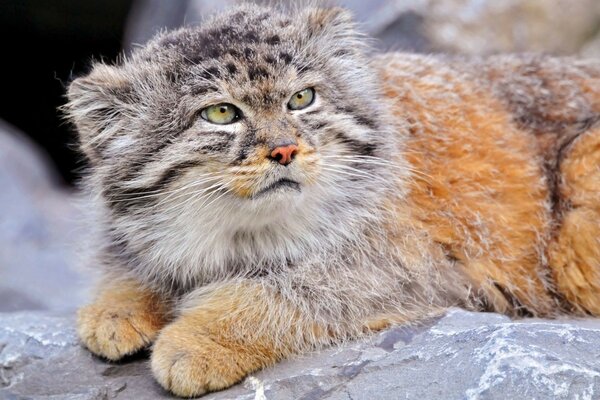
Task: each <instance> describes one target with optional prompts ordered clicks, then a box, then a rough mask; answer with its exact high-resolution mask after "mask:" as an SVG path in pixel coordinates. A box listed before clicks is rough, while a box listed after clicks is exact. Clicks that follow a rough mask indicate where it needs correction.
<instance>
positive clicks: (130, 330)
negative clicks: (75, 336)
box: [77, 303, 163, 361]
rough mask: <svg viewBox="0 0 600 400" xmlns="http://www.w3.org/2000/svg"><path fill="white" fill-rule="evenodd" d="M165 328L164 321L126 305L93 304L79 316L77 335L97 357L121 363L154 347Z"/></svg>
mask: <svg viewBox="0 0 600 400" xmlns="http://www.w3.org/2000/svg"><path fill="white" fill-rule="evenodd" d="M162 326H163V318H162V316H161V315H157V314H155V313H153V312H148V311H147V310H140V309H136V307H127V305H123V306H119V305H109V304H105V303H99V304H91V305H88V306H85V307H83V308H81V309H80V310H79V312H78V315H77V332H78V333H79V338H80V339H81V341H82V342H83V344H84V345H85V346H86V347H87V348H88V349H89V350H90V351H91V352H92V353H94V354H96V355H99V356H101V357H104V358H107V359H109V360H113V361H116V360H119V359H121V358H123V357H124V356H127V355H129V354H133V353H136V352H137V351H139V350H141V349H142V348H144V347H146V346H148V345H149V344H151V343H152V342H153V341H154V339H155V338H156V336H157V335H158V331H159V330H160V329H161V328H162Z"/></svg>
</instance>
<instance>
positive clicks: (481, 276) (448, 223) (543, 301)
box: [374, 53, 600, 314]
mask: <svg viewBox="0 0 600 400" xmlns="http://www.w3.org/2000/svg"><path fill="white" fill-rule="evenodd" d="M374 62H375V64H376V66H377V68H378V71H379V73H380V77H381V80H382V89H383V92H384V95H385V97H387V98H388V100H390V102H389V104H390V105H389V107H392V113H393V115H394V117H395V118H397V119H398V120H401V121H406V122H407V124H408V126H407V129H406V131H405V132H403V133H402V136H404V139H405V140H404V144H403V148H402V151H403V153H404V154H405V157H406V158H407V159H408V160H409V162H410V164H411V166H412V167H413V168H414V169H415V171H416V172H415V174H414V179H413V180H412V182H411V189H410V196H409V202H410V204H411V207H412V210H413V214H414V215H415V216H416V218H417V220H418V221H419V223H420V224H421V225H422V226H423V228H424V229H426V230H427V231H428V232H429V234H430V236H431V237H433V238H434V240H435V242H437V243H438V244H440V245H441V246H442V247H443V249H444V251H445V252H446V255H447V257H449V258H451V259H453V260H456V262H457V264H458V265H459V266H461V267H462V268H464V270H465V272H466V273H467V275H469V276H470V278H471V279H472V281H473V282H475V284H474V286H475V288H476V289H478V290H482V291H483V292H485V293H486V297H487V298H488V299H492V300H491V302H492V303H493V305H494V307H493V308H495V309H513V308H515V305H516V307H517V308H521V309H524V310H527V311H531V312H533V313H536V314H552V313H553V311H554V310H555V309H556V305H555V302H554V301H553V299H551V297H550V295H549V294H548V288H549V287H552V286H553V285H555V284H557V285H558V286H561V284H560V280H559V279H558V278H557V276H556V275H557V271H556V269H555V268H554V266H553V265H551V264H550V270H549V269H548V267H549V265H548V258H549V259H550V262H552V258H553V255H552V254H551V253H552V251H553V250H552V248H553V246H555V242H556V235H557V232H558V231H559V230H560V228H559V226H560V224H561V222H562V220H563V218H564V216H565V215H568V210H565V203H568V200H569V199H567V198H566V197H568V195H567V193H565V188H563V187H561V185H560V182H561V181H562V178H563V177H562V175H564V171H562V169H561V168H563V167H564V164H565V163H564V162H563V167H561V162H560V160H563V161H565V160H567V161H568V159H569V154H571V153H570V150H569V149H568V148H567V147H569V146H573V144H574V143H575V144H577V142H578V141H581V140H583V139H585V137H587V136H589V137H591V138H592V140H597V138H598V136H599V135H598V133H596V134H593V130H594V129H595V127H597V126H598V120H599V119H600V62H593V61H590V62H584V61H575V60H571V59H560V58H552V57H546V56H534V55H523V56H514V55H508V56H496V57H490V58H486V59H463V58H451V57H446V56H440V57H436V56H421V55H410V54H402V53H393V54H386V55H382V56H379V57H378V58H376V59H375V60H374ZM586 135H587V136H586ZM580 137H581V139H580ZM594 138H595V139H594ZM586 140H587V139H586ZM588 142H589V140H588ZM599 142H600V141H599ZM586 146H587V145H586ZM588 147H589V146H588ZM561 157H562V158H561ZM594 160H595V162H598V163H599V165H600V149H598V151H596V152H595V153H593V154H592V155H591V156H589V155H588V161H587V162H594ZM567 164H568V163H567ZM598 175H599V177H600V174H598ZM599 177H595V178H593V177H592V178H591V179H592V180H593V179H598V178H599ZM587 185H588V186H589V182H588V183H587ZM584 186H585V185H584ZM577 190H579V189H577ZM571 192H572V191H571ZM588 197H589V196H588ZM592 203H594V202H593V201H592ZM598 205H600V200H596V202H595V204H594V205H593V206H594V207H597V206H598ZM596 209H597V208H596ZM565 213H567V214H565ZM588 218H590V216H588ZM591 218H592V221H594V220H595V223H596V225H598V221H599V220H600V214H594V216H592V217H591ZM597 233H598V234H600V232H597ZM592 247H594V246H592ZM592 251H596V253H598V254H600V245H597V246H596V249H592ZM483 255H485V256H483ZM582 257H583V256H582ZM597 257H598V258H597V260H598V261H597V262H598V263H600V255H598V256H597ZM555 258H557V257H555ZM567 262H568V261H563V264H564V263H567ZM556 268H558V267H556ZM590 269H591V268H590ZM557 281H558V283H557ZM567 297H569V296H567ZM571 297H573V296H571ZM574 301H578V300H577V299H575V298H574Z"/></svg>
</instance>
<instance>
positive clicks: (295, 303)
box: [64, 5, 600, 396]
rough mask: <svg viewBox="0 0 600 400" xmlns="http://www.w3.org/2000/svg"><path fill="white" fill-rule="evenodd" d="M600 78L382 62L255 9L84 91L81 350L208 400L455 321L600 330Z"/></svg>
mask: <svg viewBox="0 0 600 400" xmlns="http://www.w3.org/2000/svg"><path fill="white" fill-rule="evenodd" d="M599 89H600V62H598V61H578V60H574V59H565V58H563V59H559V58H552V57H546V56H497V57H491V58H487V59H459V58H449V57H434V56H419V55H410V54H402V53H391V54H379V55H377V54H374V53H373V52H372V51H371V49H370V48H369V44H368V39H366V38H365V37H363V36H362V35H361V34H360V33H358V32H357V29H356V27H355V24H354V23H353V22H352V19H351V16H350V15H349V13H348V12H347V11H345V10H343V9H339V8H329V9H320V8H304V9H299V10H295V11H293V12H292V11H286V10H283V9H278V8H268V7H267V8H265V7H259V6H255V5H243V6H241V7H239V8H236V9H234V10H231V11H229V12H227V13H224V14H222V15H218V16H215V17H214V18H212V19H210V20H209V21H207V22H206V23H203V24H202V25H201V26H198V27H187V28H182V29H179V30H176V31H173V32H167V33H161V34H159V35H158V36H156V37H155V38H154V39H153V40H151V41H150V42H149V43H148V44H147V45H145V46H144V47H143V48H140V49H137V50H136V51H134V52H133V54H132V55H131V56H130V57H128V58H124V59H122V60H121V61H119V62H118V63H116V64H114V65H109V64H105V63H97V64H95V65H94V67H93V69H92V71H91V72H90V73H89V75H87V76H84V77H80V78H78V79H76V80H74V81H73V82H72V84H71V85H70V87H69V91H68V98H69V102H68V104H67V105H66V106H65V108H64V109H65V111H66V113H67V115H68V117H69V119H70V120H71V121H72V122H73V123H74V125H75V126H76V127H77V130H78V132H79V138H80V145H81V150H82V151H83V153H84V154H85V155H86V156H87V158H88V159H89V164H90V167H89V172H88V174H87V175H86V176H85V179H84V182H85V187H86V189H87V190H88V191H89V192H90V193H91V195H92V196H90V198H91V199H93V200H90V201H91V202H92V203H91V204H90V205H89V206H90V207H92V208H93V209H94V210H95V211H96V214H97V217H96V218H97V219H96V220H94V221H93V225H94V227H95V228H96V229H97V231H98V234H99V241H98V243H97V256H96V258H95V259H94V260H92V262H93V263H94V264H96V265H97V266H98V268H99V269H100V270H101V271H103V276H104V279H103V280H102V282H101V283H100V285H99V288H98V292H97V296H96V298H95V300H94V302H93V303H92V304H90V305H88V306H86V307H83V308H82V309H81V310H80V312H79V320H78V331H79V335H80V337H81V340H82V342H83V344H84V345H85V346H87V348H89V349H90V350H91V351H92V352H93V353H95V354H97V355H100V356H102V357H105V358H107V359H110V360H117V359H120V358H122V357H123V356H125V355H128V354H131V353H134V352H136V351H138V350H140V349H142V348H144V347H147V346H149V345H152V356H151V366H152V371H153V373H154V375H155V377H156V379H157V380H158V382H160V384H161V385H162V386H164V387H165V388H166V389H167V390H170V391H171V392H173V393H174V394H176V395H180V396H196V395H201V394H203V393H205V392H208V391H213V390H219V389H223V388H226V387H228V386H230V385H233V384H235V383H236V382H238V381H240V380H241V379H242V378H243V377H244V376H246V375H247V374H248V373H251V372H253V371H255V370H258V369H260V368H263V367H265V366H268V365H272V364H273V363H275V362H277V361H278V360H281V359H283V358H285V357H289V356H292V355H295V354H299V353H302V352H306V351H309V350H312V349H316V348H320V347H322V346H325V345H331V344H334V343H338V342H340V341H342V340H346V339H352V338H357V337H360V336H362V335H365V334H368V333H369V332H372V331H375V330H378V329H383V328H385V327H387V326H389V325H390V324H395V323H410V322H411V321H417V320H419V319H421V318H423V317H424V316H428V315H431V314H432V313H435V312H439V311H441V310H443V309H444V308H445V307H448V306H456V305H458V306H462V307H465V308H467V309H471V310H492V311H497V312H502V313H507V314H510V315H535V316H554V315H557V314H560V313H567V312H568V313H574V314H578V315H587V314H593V315H600V291H598V288H599V286H600V277H599V273H600V242H599V238H600V198H599V194H598V193H599V192H598V188H599V187H600V168H599V167H598V165H600V123H599V122H598V121H599V120H600V90H599Z"/></svg>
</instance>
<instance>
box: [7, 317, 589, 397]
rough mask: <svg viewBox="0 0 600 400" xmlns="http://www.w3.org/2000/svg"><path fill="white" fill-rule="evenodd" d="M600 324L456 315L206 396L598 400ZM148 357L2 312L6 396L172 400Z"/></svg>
mask: <svg viewBox="0 0 600 400" xmlns="http://www.w3.org/2000/svg"><path fill="white" fill-rule="evenodd" d="M599 344H600V320H553V321H551V320H538V319H526V320H521V321H511V320H510V319H508V318H506V317H504V316H501V315H497V314H486V313H469V312H465V311H462V310H458V309H452V310H450V311H448V313H447V314H446V315H445V316H443V317H441V318H439V319H437V320H435V321H430V322H429V323H427V324H425V325H422V326H419V327H412V328H406V327H404V328H403V327H395V328H392V329H390V330H387V331H385V332H382V333H380V334H378V335H375V336H374V337H372V338H370V339H368V340H363V341H358V342H351V343H347V344H345V345H343V346H340V347H337V348H333V349H329V350H326V351H321V352H318V353H315V354H310V355H306V356H303V357H300V358H297V359H294V360H289V361H285V362H283V363H280V364H278V365H277V366H276V367H274V368H269V369H266V370H263V371H260V372H258V373H256V374H253V375H252V376H250V377H248V378H247V379H246V380H244V381H243V382H242V383H240V384H239V385H237V386H234V387H233V388H231V389H229V390H226V391H223V392H219V393H214V394H211V395H208V396H205V398H206V399H256V400H264V399H306V400H308V399H340V400H341V399H372V398H377V399H399V398H405V399H419V400H425V399H441V398H443V399H510V398H541V399H550V398H552V399H594V398H599V396H600V358H599V357H598V356H599V353H600V346H599ZM147 356H148V354H142V355H139V356H136V357H134V358H131V359H129V360H126V361H123V362H119V363H107V362H104V361H102V360H100V359H97V358H96V357H93V356H92V355H90V354H89V353H88V352H87V351H86V350H84V349H82V348H81V347H80V345H79V344H78V342H77V338H76V335H75V331H74V328H73V317H72V316H67V317H65V316H56V315H49V314H48V313H47V312H39V311H37V312H35V311H30V312H15V313H0V399H73V400H75V399H77V400H84V399H85V400H87V399H90V400H91V399H113V398H116V399H165V398H170V396H169V394H168V393H166V392H164V391H163V390H162V389H161V388H160V387H159V386H158V385H157V384H156V383H155V382H154V381H153V379H152V377H151V375H150V371H149V368H148V360H147Z"/></svg>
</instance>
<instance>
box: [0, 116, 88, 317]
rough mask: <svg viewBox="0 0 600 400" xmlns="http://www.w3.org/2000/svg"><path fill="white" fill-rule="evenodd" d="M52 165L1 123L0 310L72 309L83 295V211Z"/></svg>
mask: <svg viewBox="0 0 600 400" xmlns="http://www.w3.org/2000/svg"><path fill="white" fill-rule="evenodd" d="M50 165H51V164H50V162H49V160H48V159H47V157H46V156H45V154H44V153H43V152H42V151H40V150H39V149H38V148H37V147H36V146H35V145H34V144H33V143H31V142H30V141H29V140H27V139H25V137H24V136H23V135H21V134H20V133H19V132H18V131H16V130H15V129H13V128H12V127H10V126H8V125H6V124H5V123H3V122H2V121H0V188H2V189H1V190H0V209H2V212H1V215H0V311H14V310H23V309H28V310H32V309H48V310H73V309H74V308H75V307H76V306H78V305H80V304H81V302H82V301H83V299H84V298H85V293H86V290H85V288H86V286H85V285H84V283H83V282H85V281H84V280H82V279H81V275H80V273H79V272H78V271H77V270H76V267H75V266H76V265H77V263H78V259H79V258H78V255H77V247H76V246H77V245H76V242H75V240H74V239H75V238H80V237H81V235H80V234H79V232H78V228H77V221H78V220H79V214H80V213H79V211H78V210H77V208H76V207H75V206H74V195H73V194H72V193H70V192H69V191H67V190H66V189H65V188H61V187H60V184H59V180H58V178H57V176H56V175H55V174H53V173H52V171H53V169H52V168H51V167H50ZM65 287H68V288H69V289H68V290H65Z"/></svg>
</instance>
